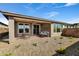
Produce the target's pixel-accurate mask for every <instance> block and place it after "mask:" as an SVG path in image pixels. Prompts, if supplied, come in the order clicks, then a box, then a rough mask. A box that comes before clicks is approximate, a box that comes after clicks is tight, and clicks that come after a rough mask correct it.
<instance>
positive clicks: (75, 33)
mask: <svg viewBox="0 0 79 59" xmlns="http://www.w3.org/2000/svg"><path fill="white" fill-rule="evenodd" d="M61 35H62V36H67V37H77V38H79V28H65V29H63V31H62V34H61Z"/></svg>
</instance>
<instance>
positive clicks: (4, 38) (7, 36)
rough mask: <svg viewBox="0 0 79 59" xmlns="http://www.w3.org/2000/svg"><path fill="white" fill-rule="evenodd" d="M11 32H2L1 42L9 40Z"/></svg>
mask: <svg viewBox="0 0 79 59" xmlns="http://www.w3.org/2000/svg"><path fill="white" fill-rule="evenodd" d="M8 39H9V32H4V33H0V42H5V43H8V42H9V40H8Z"/></svg>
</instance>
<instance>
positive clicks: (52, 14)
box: [46, 11, 59, 18]
mask: <svg viewBox="0 0 79 59" xmlns="http://www.w3.org/2000/svg"><path fill="white" fill-rule="evenodd" d="M57 15H59V12H56V11H53V12H49V13H47V14H46V16H47V17H46V18H53V17H55V16H57Z"/></svg>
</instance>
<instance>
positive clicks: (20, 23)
mask: <svg viewBox="0 0 79 59" xmlns="http://www.w3.org/2000/svg"><path fill="white" fill-rule="evenodd" d="M19 24H23V25H25V24H28V25H29V26H30V24H29V23H21V22H20V23H17V26H18V25H19ZM17 29H18V30H17V33H18V34H30V28H29V33H25V29H23V33H19V28H18V27H17Z"/></svg>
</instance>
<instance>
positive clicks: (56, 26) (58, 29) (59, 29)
mask: <svg viewBox="0 0 79 59" xmlns="http://www.w3.org/2000/svg"><path fill="white" fill-rule="evenodd" d="M62 28H63V25H62V24H54V32H61V31H62Z"/></svg>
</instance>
